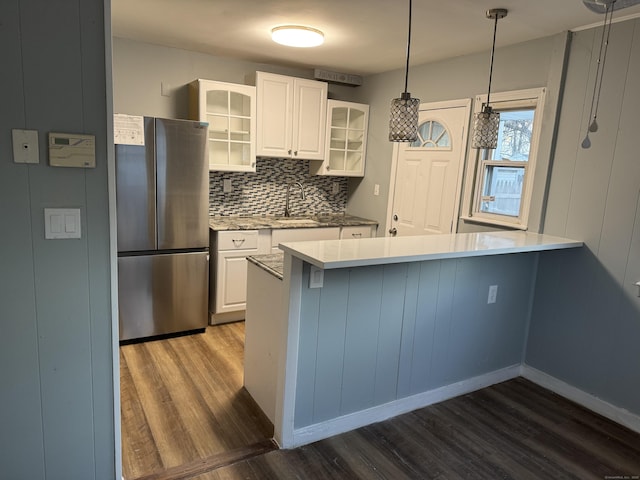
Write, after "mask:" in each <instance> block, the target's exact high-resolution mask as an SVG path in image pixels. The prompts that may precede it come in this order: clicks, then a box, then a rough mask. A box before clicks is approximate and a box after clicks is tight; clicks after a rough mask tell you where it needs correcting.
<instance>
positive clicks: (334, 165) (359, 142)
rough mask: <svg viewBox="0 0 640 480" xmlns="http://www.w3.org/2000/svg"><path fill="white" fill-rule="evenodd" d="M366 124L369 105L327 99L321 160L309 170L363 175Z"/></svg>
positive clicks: (320, 173) (353, 175)
mask: <svg viewBox="0 0 640 480" xmlns="http://www.w3.org/2000/svg"><path fill="white" fill-rule="evenodd" d="M368 124H369V105H364V104H362V103H353V102H342V101H339V100H329V101H328V102H327V138H326V144H325V156H324V159H323V160H324V161H323V162H322V163H319V162H312V163H311V165H310V166H309V169H310V171H311V173H313V174H316V175H336V176H343V177H363V176H364V163H365V154H366V146H367V127H368Z"/></svg>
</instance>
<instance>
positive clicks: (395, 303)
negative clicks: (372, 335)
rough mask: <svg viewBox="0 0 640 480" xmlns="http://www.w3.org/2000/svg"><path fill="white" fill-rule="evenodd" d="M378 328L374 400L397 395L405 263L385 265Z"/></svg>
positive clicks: (379, 403) (391, 398)
mask: <svg viewBox="0 0 640 480" xmlns="http://www.w3.org/2000/svg"><path fill="white" fill-rule="evenodd" d="M383 270H384V278H383V284H382V297H381V298H382V301H381V305H380V325H379V330H378V355H377V357H376V365H375V371H376V381H375V391H374V394H373V397H374V398H373V403H374V404H375V405H382V404H383V403H386V402H390V401H392V400H395V399H396V398H397V395H398V368H399V363H400V347H401V341H402V318H403V313H404V311H405V291H406V286H407V273H408V265H407V264H399V265H385V266H384V267H383Z"/></svg>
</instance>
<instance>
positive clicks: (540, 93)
mask: <svg viewBox="0 0 640 480" xmlns="http://www.w3.org/2000/svg"><path fill="white" fill-rule="evenodd" d="M544 94H545V90H544V88H537V89H531V90H519V91H513V92H503V93H494V94H492V95H491V106H492V108H493V109H494V110H495V111H498V112H500V127H499V131H498V146H497V148H495V149H480V150H472V153H473V152H475V153H476V157H475V168H469V169H468V176H467V186H471V185H472V186H473V190H472V191H471V189H470V188H467V189H466V190H467V194H466V195H465V197H466V202H467V205H469V210H468V215H467V216H466V217H463V218H464V219H465V220H468V221H475V222H479V223H487V224H493V225H500V226H509V227H513V228H519V229H522V230H526V229H527V221H528V217H529V208H530V203H531V191H532V189H533V184H534V173H535V164H536V155H537V152H538V142H539V139H540V129H541V124H542V114H543V107H544ZM483 100H485V101H486V96H485V97H483V96H478V97H477V98H476V102H475V110H476V111H480V110H481V109H482V102H483Z"/></svg>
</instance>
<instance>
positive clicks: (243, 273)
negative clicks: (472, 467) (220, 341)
mask: <svg viewBox="0 0 640 480" xmlns="http://www.w3.org/2000/svg"><path fill="white" fill-rule="evenodd" d="M214 235H215V238H214V239H213V242H212V252H213V254H214V261H213V262H212V271H211V274H212V275H211V276H212V279H211V281H210V282H209V283H210V292H209V311H210V313H212V314H213V316H212V319H211V323H214V324H215V323H224V322H225V321H233V320H239V319H241V318H242V316H241V317H238V318H236V317H234V316H233V315H230V314H233V313H235V312H242V311H244V310H245V308H246V303H247V257H248V256H250V255H259V254H263V253H269V250H270V243H269V239H270V236H271V235H270V231H269V230H232V231H222V232H216V233H215V234H214Z"/></svg>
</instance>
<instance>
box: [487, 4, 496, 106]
mask: <svg viewBox="0 0 640 480" xmlns="http://www.w3.org/2000/svg"><path fill="white" fill-rule="evenodd" d="M497 31H498V15H497V14H496V18H495V19H494V23H493V44H492V46H491V63H490V66H489V88H488V89H487V106H489V103H490V98H491V78H492V77H493V55H494V54H495V51H496V32H497Z"/></svg>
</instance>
